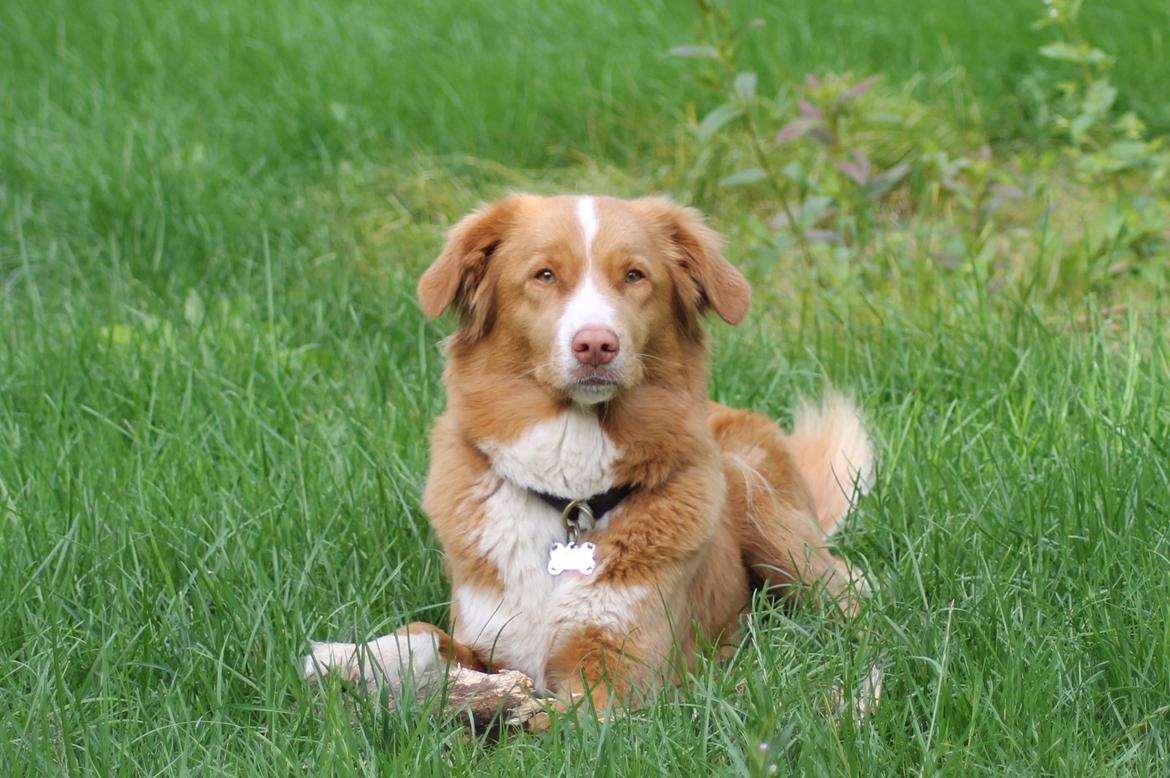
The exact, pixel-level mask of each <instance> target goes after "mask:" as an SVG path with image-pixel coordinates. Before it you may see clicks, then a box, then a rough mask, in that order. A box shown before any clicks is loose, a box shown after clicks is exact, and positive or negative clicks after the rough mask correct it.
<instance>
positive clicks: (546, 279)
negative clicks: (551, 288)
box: [532, 267, 557, 284]
mask: <svg viewBox="0 0 1170 778" xmlns="http://www.w3.org/2000/svg"><path fill="white" fill-rule="evenodd" d="M532 277H533V278H535V279H536V280H537V281H540V282H541V283H542V284H551V283H552V282H553V281H555V280H557V277H556V276H555V275H553V271H551V270H549V269H548V268H547V267H542V268H541V269H540V270H537V271H536V274H535V275H533V276H532Z"/></svg>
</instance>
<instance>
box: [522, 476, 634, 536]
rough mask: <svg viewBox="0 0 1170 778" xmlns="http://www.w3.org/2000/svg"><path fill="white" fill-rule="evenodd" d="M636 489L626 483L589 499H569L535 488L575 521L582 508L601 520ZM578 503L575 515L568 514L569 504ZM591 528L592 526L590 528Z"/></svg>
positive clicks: (546, 500) (540, 495) (595, 519)
mask: <svg viewBox="0 0 1170 778" xmlns="http://www.w3.org/2000/svg"><path fill="white" fill-rule="evenodd" d="M633 491H634V486H633V484H625V485H624V486H615V487H614V488H612V489H610V490H609V491H606V492H601V493H599V494H595V495H593V496H592V497H590V498H589V499H588V500H569V499H566V498H564V497H556V496H554V495H551V494H545V493H544V492H538V491H536V490H533V492H532V493H533V494H535V495H536V496H537V497H539V498H540V499H542V500H544V501H545V502H546V503H547V504H548V505H549V506H550V507H552V508H555V509H556V511H557V512H558V513H560V514H561V516H563V517H565V519H566V520H567V521H575V520H577V519H578V518H579V516H580V514H581V513H584V512H585V511H583V510H582V508H587V509H588V513H589V515H590V517H591V518H592V519H593V521H600V520H601V517H602V516H604V515H605V514H607V513H609V512H610V511H612V510H613V509H614V508H616V507H617V506H618V503H620V502H621V501H622V500H624V499H626V497H628V496H629V495H630V493H631V492H633ZM574 504H575V505H576V508H577V510H576V511H574V513H575V514H577V515H574V516H566V512H567V511H568V510H569V506H572V505H574ZM588 529H591V528H588Z"/></svg>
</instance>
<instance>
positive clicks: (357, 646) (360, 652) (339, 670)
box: [304, 622, 486, 688]
mask: <svg viewBox="0 0 1170 778" xmlns="http://www.w3.org/2000/svg"><path fill="white" fill-rule="evenodd" d="M310 646H311V648H312V653H311V654H309V655H308V656H307V657H305V659H304V674H305V678H306V679H307V680H308V681H309V682H310V683H312V684H316V683H319V682H320V680H321V678H322V676H325V675H336V676H338V677H340V678H342V679H344V680H347V681H351V682H354V681H358V680H364V681H366V682H367V683H376V684H385V685H388V686H391V687H393V688H398V687H400V686H401V685H402V683H403V681H404V680H407V679H418V678H421V677H422V676H423V675H425V674H426V673H428V672H431V671H433V670H436V669H442V668H443V667H445V666H447V665H461V666H463V667H470V668H472V669H475V670H485V669H486V668H485V667H484V665H483V663H482V662H481V661H480V660H479V657H477V656H476V654H475V652H474V651H473V650H472V649H471V648H469V647H468V646H465V645H463V644H462V643H459V642H457V641H456V640H455V639H454V638H452V637H451V636H450V635H448V634H447V633H446V632H444V631H443V630H441V629H439V628H438V627H436V626H434V625H432V624H425V623H423V622H415V623H413V624H408V625H407V626H405V627H402V628H400V629H398V630H397V631H395V632H393V633H391V634H389V635H385V636H383V637H380V638H378V639H377V640H371V641H369V642H368V643H315V642H314V643H311V644H310Z"/></svg>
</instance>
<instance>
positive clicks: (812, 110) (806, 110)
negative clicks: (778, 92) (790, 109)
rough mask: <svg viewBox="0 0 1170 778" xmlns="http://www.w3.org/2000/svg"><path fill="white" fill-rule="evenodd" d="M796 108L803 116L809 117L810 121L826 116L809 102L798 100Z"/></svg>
mask: <svg viewBox="0 0 1170 778" xmlns="http://www.w3.org/2000/svg"><path fill="white" fill-rule="evenodd" d="M796 108H797V110H799V111H800V115H801V116H807V117H809V118H810V119H823V118H824V116H825V115H824V114H823V113H821V109H820V108H817V107H816V106H815V105H813V104H812V103H810V102H809V101H808V100H797V101H796Z"/></svg>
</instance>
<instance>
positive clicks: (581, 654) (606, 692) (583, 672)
mask: <svg viewBox="0 0 1170 778" xmlns="http://www.w3.org/2000/svg"><path fill="white" fill-rule="evenodd" d="M623 643H624V641H622V640H621V639H620V638H619V637H617V636H616V635H611V634H609V633H608V631H607V630H604V629H601V628H599V627H596V626H589V627H584V628H582V629H580V630H578V631H577V633H576V634H574V635H571V636H570V637H569V638H568V639H567V640H564V641H562V642H561V644H560V645H559V646H558V647H557V648H556V649H555V650H554V651H553V654H552V655H551V656H550V658H549V663H548V668H547V671H546V673H547V675H546V681H547V683H548V686H549V689H550V690H551V691H552V692H553V693H554V694H555V695H556V697H557V701H556V702H555V703H553V706H552V707H553V708H554V709H559V710H567V709H568V708H571V707H578V706H580V707H581V708H583V709H584V710H586V711H588V712H592V713H594V714H596V715H597V716H598V717H603V716H606V715H608V713H609V712H610V710H611V708H612V707H615V706H617V705H619V704H621V703H622V702H623V701H624V698H625V697H626V696H627V695H628V693H629V691H630V689H631V688H632V686H633V683H634V680H635V679H634V678H633V677H632V673H631V671H632V670H633V669H634V668H635V666H636V665H637V663H636V660H634V659H632V658H631V657H629V656H628V655H627V654H626V651H627V650H628V648H629V647H628V646H627V645H623Z"/></svg>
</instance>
